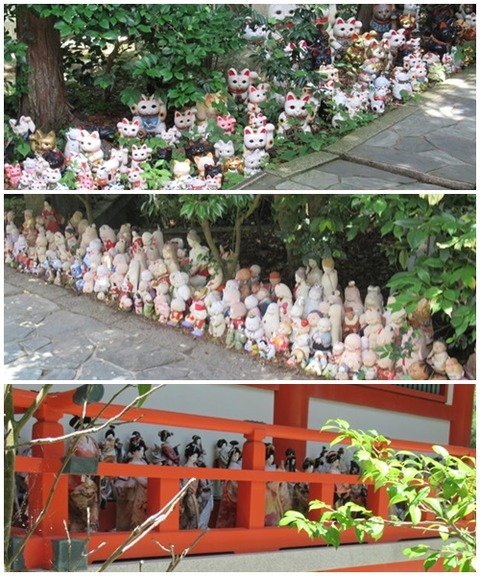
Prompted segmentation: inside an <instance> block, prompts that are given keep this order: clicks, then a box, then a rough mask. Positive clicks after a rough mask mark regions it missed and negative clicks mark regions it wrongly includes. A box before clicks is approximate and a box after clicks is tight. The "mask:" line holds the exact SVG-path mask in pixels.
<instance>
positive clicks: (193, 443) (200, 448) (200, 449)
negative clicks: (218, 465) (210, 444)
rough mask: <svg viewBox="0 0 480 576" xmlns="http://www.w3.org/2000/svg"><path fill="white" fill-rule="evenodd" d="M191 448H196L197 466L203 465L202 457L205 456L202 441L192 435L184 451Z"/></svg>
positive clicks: (196, 435) (195, 435)
mask: <svg viewBox="0 0 480 576" xmlns="http://www.w3.org/2000/svg"><path fill="white" fill-rule="evenodd" d="M193 447H194V448H197V451H198V458H197V466H199V465H200V464H204V463H205V461H204V456H205V455H206V452H205V450H204V449H203V446H202V439H201V438H200V436H198V434H194V435H193V436H192V441H191V442H189V443H188V444H187V445H186V446H185V451H186V450H187V448H193Z"/></svg>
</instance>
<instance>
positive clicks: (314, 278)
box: [305, 258, 323, 286]
mask: <svg viewBox="0 0 480 576" xmlns="http://www.w3.org/2000/svg"><path fill="white" fill-rule="evenodd" d="M305 273H306V275H307V284H308V285H309V286H313V285H314V284H318V285H319V286H321V283H322V276H323V272H322V270H321V269H320V268H319V266H318V263H317V261H316V260H315V259H314V258H310V259H309V260H308V266H307V269H306V271H305Z"/></svg>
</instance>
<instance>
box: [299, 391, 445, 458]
mask: <svg viewBox="0 0 480 576" xmlns="http://www.w3.org/2000/svg"><path fill="white" fill-rule="evenodd" d="M349 400H350V399H349ZM351 400H352V401H353V400H354V399H351ZM414 401H415V400H414V399H413V398H412V402H414ZM393 409H394V407H392V410H393ZM336 418H342V419H343V420H346V421H347V422H348V423H349V424H350V426H351V427H352V428H357V429H360V430H376V431H377V432H378V433H379V434H382V435H383V436H387V437H390V438H396V439H399V440H412V441H416V442H431V443H432V444H448V437H449V422H446V421H444V420H439V419H437V418H427V417H425V416H416V415H414V414H405V413H400V412H393V411H392V412H390V411H389V410H380V409H377V408H370V407H368V406H359V405H356V404H342V403H340V402H333V401H330V400H323V399H321V398H311V399H310V404H309V418H308V427H309V428H311V429H314V430H320V428H322V426H324V425H325V424H326V422H327V420H329V419H333V420H335V419H336ZM320 449H321V444H318V443H309V444H308V446H307V454H309V455H312V454H315V455H318V453H319V451H320Z"/></svg>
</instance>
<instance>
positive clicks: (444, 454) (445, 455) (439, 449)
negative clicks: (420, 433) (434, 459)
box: [432, 444, 450, 460]
mask: <svg viewBox="0 0 480 576" xmlns="http://www.w3.org/2000/svg"><path fill="white" fill-rule="evenodd" d="M432 450H433V451H434V452H435V454H438V455H439V456H441V457H442V458H444V459H445V460H448V458H449V457H450V454H449V453H448V450H447V449H446V448H444V447H443V446H438V445H437V444H435V445H434V446H432Z"/></svg>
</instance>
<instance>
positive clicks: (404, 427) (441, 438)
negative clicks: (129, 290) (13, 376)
mask: <svg viewBox="0 0 480 576" xmlns="http://www.w3.org/2000/svg"><path fill="white" fill-rule="evenodd" d="M16 386H18V387H22V386H23V385H16ZM121 386H122V385H120V384H106V385H105V390H106V391H105V396H104V399H103V401H108V400H109V399H110V398H111V397H112V395H113V394H114V393H115V392H116V391H118V390H119V389H120V388H121ZM24 387H26V388H28V389H30V390H32V389H36V390H38V389H39V388H40V387H41V385H40V384H34V385H31V384H29V385H25V386H24ZM75 388H76V386H72V385H70V384H69V385H61V384H55V385H54V387H53V389H52V391H54V392H56V391H63V390H74V389H75ZM135 395H136V387H135V386H133V387H132V388H131V389H130V390H127V391H126V392H125V393H124V394H123V395H122V396H121V399H119V400H117V402H116V403H118V404H123V403H128V402H129V401H131V400H133V399H134V398H135ZM273 397H274V396H273V391H271V390H263V389H260V388H254V387H250V386H242V385H237V384H167V385H166V386H164V387H163V388H162V389H160V390H159V391H157V392H156V393H155V394H154V395H153V396H151V397H150V398H149V399H148V400H147V401H146V403H145V407H146V408H157V409H161V410H168V411H173V412H184V413H188V414H198V415H204V416H217V417H222V418H231V419H236V420H255V421H261V422H265V423H266V424H272V423H273ZM412 401H413V400H412ZM392 408H393V407H392ZM329 418H332V419H335V418H343V419H344V420H347V421H348V422H349V423H350V425H351V426H352V427H355V428H360V429H363V430H369V429H376V430H377V431H378V432H379V433H381V434H383V435H385V436H389V437H392V438H398V439H403V440H416V441H419V442H432V443H435V444H442V443H443V444H446V443H448V435H449V424H448V422H444V421H441V420H438V419H435V418H426V417H424V416H415V415H411V414H403V413H395V412H389V411H387V410H378V409H375V408H369V407H365V406H358V405H355V404H342V403H339V402H332V401H329V400H323V399H316V398H312V399H311V400H310V404H309V419H308V427H309V428H310V429H313V430H320V428H321V427H322V426H324V424H325V423H326V421H327V420H328V419H329ZM69 419H70V418H69V417H68V418H65V419H64V421H63V424H64V426H65V430H66V431H68V432H69V431H70V428H69V426H68V421H69ZM161 428H163V426H161V427H159V428H157V427H154V426H150V425H145V424H143V425H142V424H124V425H121V426H118V428H117V430H116V433H117V436H118V437H119V438H120V439H121V440H122V441H123V442H124V445H126V444H127V443H128V438H129V437H130V434H131V433H132V432H133V431H134V430H139V431H140V433H141V434H142V436H143V438H144V440H145V442H146V443H147V445H148V446H153V444H154V443H157V444H158V443H159V438H158V436H157V433H158V431H159V430H160V429H161ZM170 429H171V431H172V432H173V433H174V436H173V437H172V438H171V440H170V441H171V443H172V444H173V445H176V444H180V452H181V453H182V451H183V448H184V447H185V445H186V444H187V443H188V442H189V441H190V440H191V437H192V435H193V434H196V433H198V434H199V435H200V436H201V437H202V441H203V446H204V449H205V450H206V451H207V456H206V462H207V464H210V465H211V463H212V460H213V457H214V445H215V443H216V441H217V440H218V439H219V438H223V437H225V438H226V440H227V441H230V440H238V441H239V442H242V441H243V437H242V436H241V435H237V436H235V435H226V434H222V433H221V432H209V431H198V430H194V429H185V428H184V429H182V428H170ZM29 434H30V431H28V430H27V431H26V432H25V435H24V436H25V438H28V437H29ZM102 438H103V434H102V433H99V434H98V436H97V440H101V439H102ZM321 447H322V444H321V443H313V442H310V443H308V445H307V455H308V456H311V457H316V456H317V455H318V454H319V452H320V449H321Z"/></svg>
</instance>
